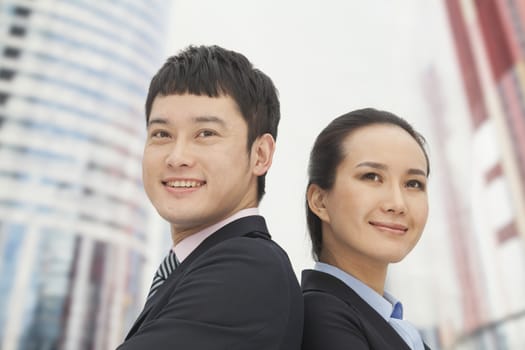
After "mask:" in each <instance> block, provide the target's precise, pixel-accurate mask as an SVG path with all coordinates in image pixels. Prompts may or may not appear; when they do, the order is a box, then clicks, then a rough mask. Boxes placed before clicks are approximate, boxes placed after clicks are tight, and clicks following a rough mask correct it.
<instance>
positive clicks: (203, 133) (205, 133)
mask: <svg viewBox="0 0 525 350" xmlns="http://www.w3.org/2000/svg"><path fill="white" fill-rule="evenodd" d="M215 135H217V133H216V132H214V131H212V130H202V131H200V132H199V134H198V135H197V136H198V137H210V136H215Z"/></svg>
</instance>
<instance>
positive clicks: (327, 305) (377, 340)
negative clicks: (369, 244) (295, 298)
mask: <svg viewBox="0 0 525 350" xmlns="http://www.w3.org/2000/svg"><path fill="white" fill-rule="evenodd" d="M301 284H302V289H303V296H304V330H303V345H302V349H303V350H369V349H373V350H410V348H409V346H408V345H407V344H406V343H405V341H404V340H403V339H402V338H401V336H399V334H398V333H397V332H396V331H395V330H394V328H392V326H390V325H389V324H388V322H387V321H386V320H385V319H384V318H383V317H382V316H381V315H380V314H379V313H377V312H376V311H375V310H374V309H373V308H372V307H371V306H370V305H368V303H367V302H366V301H364V300H363V299H362V298H361V297H360V296H359V295H357V293H356V292H354V291H353V290H352V289H351V288H349V287H348V286H347V285H346V284H345V283H344V282H342V281H340V280H339V279H337V278H335V277H334V276H331V275H329V274H327V273H324V272H320V271H315V270H305V271H303V275H302V283H301ZM425 349H428V350H430V348H429V347H428V346H426V345H425Z"/></svg>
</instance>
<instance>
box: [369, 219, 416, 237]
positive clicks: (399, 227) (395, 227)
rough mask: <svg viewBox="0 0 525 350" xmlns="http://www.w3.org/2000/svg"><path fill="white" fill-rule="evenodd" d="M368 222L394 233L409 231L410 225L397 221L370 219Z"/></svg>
mask: <svg viewBox="0 0 525 350" xmlns="http://www.w3.org/2000/svg"><path fill="white" fill-rule="evenodd" d="M368 223H369V224H370V225H372V226H374V227H375V228H378V229H380V230H383V231H389V232H392V233H397V234H403V233H405V232H407V231H408V227H406V226H405V225H403V224H398V223H395V222H382V221H369V222H368Z"/></svg>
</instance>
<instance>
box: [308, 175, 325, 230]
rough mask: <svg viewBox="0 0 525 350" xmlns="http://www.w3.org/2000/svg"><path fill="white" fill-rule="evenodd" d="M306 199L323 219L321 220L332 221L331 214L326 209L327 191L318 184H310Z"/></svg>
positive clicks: (313, 210) (315, 212)
mask: <svg viewBox="0 0 525 350" xmlns="http://www.w3.org/2000/svg"><path fill="white" fill-rule="evenodd" d="M306 199H307V201H308V207H309V208H310V210H311V211H312V212H313V213H314V214H315V215H317V216H318V217H319V219H321V221H324V222H327V223H330V215H328V210H327V209H326V204H325V203H326V191H325V190H323V189H322V188H321V187H319V186H318V185H316V184H311V185H310V186H308V191H306Z"/></svg>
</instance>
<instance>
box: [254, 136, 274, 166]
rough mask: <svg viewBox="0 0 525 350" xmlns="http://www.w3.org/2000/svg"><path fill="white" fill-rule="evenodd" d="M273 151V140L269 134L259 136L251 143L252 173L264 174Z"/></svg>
mask: <svg viewBox="0 0 525 350" xmlns="http://www.w3.org/2000/svg"><path fill="white" fill-rule="evenodd" d="M274 152H275V140H274V139H273V136H272V135H270V134H264V135H261V136H259V137H258V138H257V139H256V140H255V141H254V143H253V145H252V154H251V157H252V166H253V174H254V175H256V176H262V175H264V174H266V172H267V171H268V169H270V166H271V165H272V159H273V153H274Z"/></svg>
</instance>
